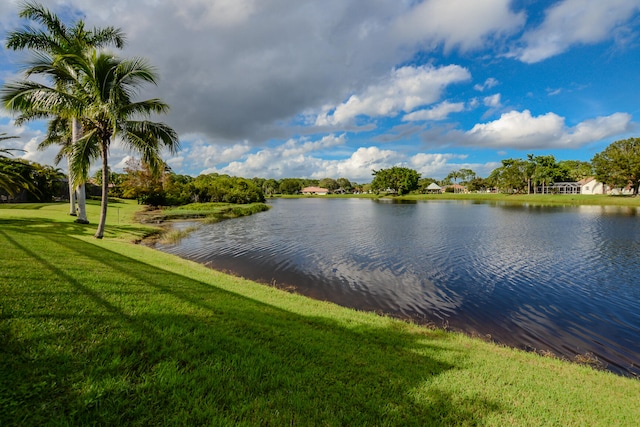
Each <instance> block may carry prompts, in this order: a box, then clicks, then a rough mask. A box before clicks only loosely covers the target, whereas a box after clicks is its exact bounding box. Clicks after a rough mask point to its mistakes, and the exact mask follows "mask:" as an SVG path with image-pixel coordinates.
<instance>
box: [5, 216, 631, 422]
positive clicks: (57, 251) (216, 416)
mask: <svg viewBox="0 0 640 427" xmlns="http://www.w3.org/2000/svg"><path fill="white" fill-rule="evenodd" d="M2 207H4V206H0V260H1V263H0V425H2V426H12V425H19V426H41V425H163V426H164V425H181V426H182V425H216V426H218V425H272V426H281V425H298V426H307V425H309V426H315V425H328V426H334V425H336V426H338V425H349V426H356V425H382V426H387V425H398V426H407V425H408V426H411V425H415V426H429V425H496V426H505V425H516V426H517V425H522V426H531V425H536V426H538V425H558V426H568V425H576V426H577V425H580V426H583V425H589V426H594V425H601V426H612V425H617V426H624V425H629V426H632V425H637V422H638V420H639V419H640V405H639V402H640V401H639V399H640V381H638V380H635V379H630V378H623V377H619V376H616V375H613V374H611V373H608V372H601V371H595V370H592V369H591V368H589V367H585V366H580V365H577V364H572V363H568V362H563V361H560V360H556V359H552V358H545V357H541V356H539V355H536V354H532V353H526V352H522V351H516V350H511V349H508V348H504V347H500V346H496V345H493V344H490V343H486V342H483V341H481V340H477V339H472V338H469V337H466V336H464V335H461V334H455V333H449V332H444V331H440V330H432V329H428V328H424V327H420V326H417V325H413V324H409V323H405V322H402V321H398V320H394V319H391V318H387V317H383V316H378V315H376V314H373V313H363V312H358V311H354V310H351V309H346V308H342V307H339V306H337V305H334V304H330V303H326V302H321V301H315V300H311V299H308V298H305V297H302V296H299V295H295V294H290V293H286V292H284V291H280V290H277V289H274V288H271V287H268V286H264V285H260V284H257V283H253V282H250V281H247V280H243V279H241V278H237V277H232V276H228V275H224V274H222V273H218V272H215V271H212V270H209V269H207V268H205V267H204V266H201V265H198V264H195V263H192V262H188V261H185V260H182V259H179V258H176V257H173V256H170V255H168V254H164V253H160V252H157V251H154V250H152V249H150V248H147V247H144V246H139V245H133V244H131V243H129V242H128V241H127V240H128V239H130V238H132V237H133V238H137V237H138V236H140V235H144V234H145V233H147V232H149V229H148V228H145V227H141V226H139V225H137V224H134V223H132V222H129V223H125V222H124V220H123V217H125V218H129V217H130V215H132V214H133V212H134V211H135V210H136V208H137V207H136V206H135V205H130V204H123V206H122V208H121V210H120V215H121V224H119V225H118V224H117V223H116V222H115V220H116V218H115V217H114V218H113V221H111V219H112V218H110V221H109V222H108V223H107V231H108V232H109V234H108V235H107V236H108V237H107V238H105V239H103V240H95V239H93V238H92V237H91V236H92V234H93V232H94V231H95V224H91V225H88V226H82V225H78V224H74V223H72V222H71V221H72V218H71V217H68V216H67V215H66V214H65V212H66V211H65V209H66V206H63V205H34V206H32V207H31V208H27V209H24V208H25V206H22V208H23V209H2ZM89 218H90V220H93V218H97V207H96V206H90V211H89Z"/></svg>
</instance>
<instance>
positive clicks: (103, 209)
mask: <svg viewBox="0 0 640 427" xmlns="http://www.w3.org/2000/svg"><path fill="white" fill-rule="evenodd" d="M101 149H102V199H101V202H100V222H99V223H98V230H97V231H96V234H95V235H94V236H93V237H95V238H96V239H102V237H103V236H104V226H105V223H106V222H107V203H108V202H109V194H108V192H109V162H108V159H107V156H108V154H109V151H108V150H109V148H108V146H107V144H105V143H104V142H103V143H102V147H101Z"/></svg>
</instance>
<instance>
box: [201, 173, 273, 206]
mask: <svg viewBox="0 0 640 427" xmlns="http://www.w3.org/2000/svg"><path fill="white" fill-rule="evenodd" d="M191 186H192V188H193V189H194V199H195V200H196V201H198V202H225V203H254V202H264V193H263V192H262V189H261V188H260V187H258V186H257V185H256V184H255V182H253V181H252V180H250V179H246V178H239V177H235V176H233V177H232V176H229V175H219V174H215V173H213V174H208V175H199V176H198V177H196V179H194V180H193V182H192V183H191Z"/></svg>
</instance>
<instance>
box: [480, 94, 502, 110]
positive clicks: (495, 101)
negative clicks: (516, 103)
mask: <svg viewBox="0 0 640 427" xmlns="http://www.w3.org/2000/svg"><path fill="white" fill-rule="evenodd" d="M482 102H483V103H484V105H485V106H487V107H491V108H498V107H500V105H501V104H500V94H499V93H496V94H495V95H491V96H486V97H484V98H483V100H482Z"/></svg>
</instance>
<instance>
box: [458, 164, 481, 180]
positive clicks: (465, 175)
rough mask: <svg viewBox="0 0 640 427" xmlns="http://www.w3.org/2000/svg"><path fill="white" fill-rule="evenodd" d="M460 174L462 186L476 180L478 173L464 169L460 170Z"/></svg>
mask: <svg viewBox="0 0 640 427" xmlns="http://www.w3.org/2000/svg"><path fill="white" fill-rule="evenodd" d="M458 172H459V173H460V179H461V180H462V181H461V184H462V183H467V182H469V181H471V180H474V179H476V177H477V175H476V173H475V172H474V171H473V170H471V169H464V168H463V169H460V170H459V171H458Z"/></svg>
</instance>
